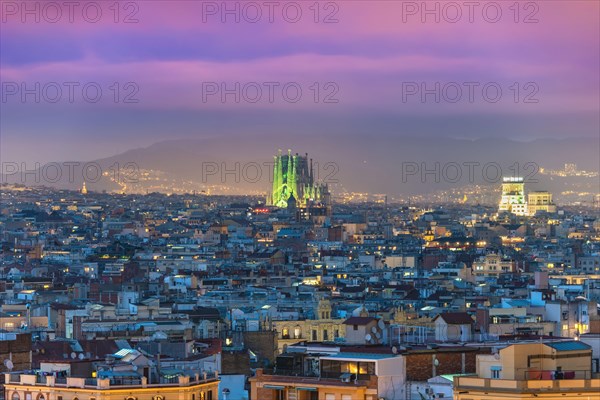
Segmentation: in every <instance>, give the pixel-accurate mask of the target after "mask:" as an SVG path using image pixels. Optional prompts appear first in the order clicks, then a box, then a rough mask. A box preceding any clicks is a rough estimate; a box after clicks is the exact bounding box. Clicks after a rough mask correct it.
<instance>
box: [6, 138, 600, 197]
mask: <svg viewBox="0 0 600 400" xmlns="http://www.w3.org/2000/svg"><path fill="white" fill-rule="evenodd" d="M288 148H291V149H292V150H293V152H299V153H302V154H304V153H305V152H308V153H309V157H311V158H313V159H314V162H315V167H316V168H315V169H316V172H317V173H318V176H319V178H320V179H325V178H327V179H326V180H327V181H328V182H329V183H330V184H331V186H333V187H335V188H336V189H337V190H342V189H346V190H349V191H362V192H371V193H388V194H397V193H415V194H421V193H427V192H431V191H435V190H440V189H447V188H456V187H460V186H464V185H466V184H469V183H471V182H470V179H469V167H468V166H467V165H465V164H464V163H479V165H475V164H471V165H472V167H470V168H471V172H472V173H473V174H472V177H473V180H474V182H473V183H481V184H489V183H490V181H493V180H494V179H493V178H494V177H495V175H497V174H498V172H499V169H500V170H502V174H503V175H506V176H509V175H514V174H515V172H516V170H515V168H514V167H515V166H516V164H515V163H518V165H519V168H520V171H519V175H524V176H526V175H528V173H529V174H532V175H531V176H530V178H534V179H537V180H539V181H540V182H539V183H538V184H532V185H531V187H532V188H534V189H541V188H544V189H549V190H554V191H556V190H564V189H565V185H566V184H575V185H578V184H579V183H577V182H584V183H585V182H588V181H589V179H588V180H586V179H583V178H582V179H579V178H572V179H564V178H558V177H553V178H552V179H551V178H550V177H549V176H548V175H541V174H540V173H539V172H538V173H535V170H534V164H529V167H530V168H529V169H528V170H523V167H524V166H525V165H526V164H527V163H535V165H537V166H540V167H542V168H544V169H546V170H548V169H562V168H563V167H564V164H565V163H575V164H577V167H578V169H580V170H592V171H598V168H599V165H600V159H599V157H600V156H599V154H600V141H599V140H594V139H589V138H574V139H568V140H566V139H538V140H534V141H529V142H518V141H514V140H509V139H478V140H463V139H452V138H444V137H438V138H434V137H409V138H407V137H400V136H386V137H381V135H370V134H364V135H360V136H357V135H349V136H340V135H311V134H306V135H303V136H301V137H295V138H293V139H292V140H289V139H285V140H284V139H278V138H277V137H272V136H266V135H265V136H256V135H254V136H248V135H237V136H235V137H231V136H227V137H219V136H214V137H209V138H203V139H184V140H166V141H162V142H159V143H155V144H153V145H151V146H148V147H144V148H137V149H131V150H127V151H124V152H122V153H120V154H116V155H115V156H112V157H108V158H104V159H100V160H95V161H94V162H95V163H97V165H99V166H100V167H101V169H102V171H103V172H104V173H105V176H104V177H103V179H102V180H101V181H100V182H88V187H89V188H90V189H93V190H102V189H104V190H109V191H111V190H117V189H118V188H119V185H116V184H115V183H114V182H111V181H110V179H109V178H110V177H113V178H114V177H116V176H117V168H116V166H117V165H118V166H119V168H118V169H119V170H120V173H119V176H118V178H119V180H120V181H123V180H125V181H126V180H127V177H128V176H136V177H137V176H138V175H139V174H142V173H143V174H146V175H145V176H146V177H145V178H144V181H143V182H138V183H133V182H132V183H131V184H130V185H128V189H131V186H136V187H138V186H139V187H142V186H144V185H146V186H147V187H148V188H154V189H150V190H156V188H157V187H160V186H161V185H162V186H165V185H166V182H170V181H177V182H178V184H177V185H178V187H182V186H183V187H185V186H186V185H188V186H189V187H190V190H189V191H192V190H202V188H203V187H209V186H211V187H213V191H214V190H218V188H217V187H218V186H223V187H228V188H235V189H236V190H238V191H239V192H244V191H254V192H261V191H262V192H264V191H267V190H268V189H269V187H270V184H269V182H270V181H269V177H270V176H271V172H270V168H271V167H270V166H269V164H268V163H270V162H272V160H273V156H274V155H275V154H276V153H277V150H278V149H282V150H283V151H284V152H287V149H288ZM236 163H239V167H237V169H236ZM249 163H250V164H249ZM328 163H333V164H328ZM436 163H439V167H438V168H437V169H438V171H440V173H439V181H438V182H436V180H437V178H438V177H437V176H436V173H435V172H430V173H428V174H426V175H425V176H422V175H421V169H422V167H425V168H426V169H427V170H430V171H435V170H436ZM491 163H495V164H491ZM94 165H96V164H94ZM484 165H487V177H488V179H487V180H486V179H483V166H484ZM125 166H129V167H131V166H136V168H137V167H139V169H140V171H134V169H133V168H129V169H124V167H125ZM258 167H260V169H261V171H260V172H261V174H262V175H261V176H260V177H258V176H257V172H258ZM457 167H460V169H461V172H462V177H459V176H457V173H458V172H459V171H458V169H457ZM46 168H47V169H48V171H50V169H49V167H46ZM403 168H404V169H403ZM92 169H93V168H92ZM415 169H418V171H416V170H415ZM223 170H227V171H229V173H225V175H222V174H221V173H222V172H223ZM64 171H66V170H64ZM234 171H237V172H234ZM90 172H92V173H93V172H94V171H88V173H90ZM203 172H204V174H203ZM403 172H404V174H405V177H404V179H403ZM408 172H414V174H412V175H410V176H408V175H406V174H407V173H408ZM66 175H67V174H63V177H62V179H61V180H59V181H57V182H47V181H46V182H43V183H44V184H46V185H48V186H58V187H67V188H79V187H81V184H82V179H81V175H82V174H81V171H78V172H76V173H75V179H73V181H72V182H69V181H68V179H67V176H66ZM236 175H237V177H238V178H239V182H236ZM146 178H147V179H146ZM155 178H156V179H155ZM244 178H246V179H244ZM445 178H446V179H445ZM18 179H19V178H18V174H17V175H12V176H8V177H3V182H5V181H7V182H15V181H18ZM43 180H44V179H42V181H43ZM335 180H337V181H338V182H339V183H335V182H334V181H335ZM157 182H160V184H159V183H157ZM26 183H27V184H33V183H34V182H32V180H31V179H30V180H29V181H28V182H26ZM588 183H589V182H588ZM125 184H128V183H127V182H125ZM140 185H141V186H140ZM153 185H154V186H153ZM138 189H139V188H138ZM334 190H335V189H334Z"/></svg>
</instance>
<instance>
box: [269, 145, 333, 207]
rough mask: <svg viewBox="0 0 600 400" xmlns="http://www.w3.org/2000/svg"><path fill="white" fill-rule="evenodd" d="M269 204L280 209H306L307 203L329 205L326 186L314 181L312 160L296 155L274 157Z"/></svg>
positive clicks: (289, 153) (289, 151)
mask: <svg viewBox="0 0 600 400" xmlns="http://www.w3.org/2000/svg"><path fill="white" fill-rule="evenodd" d="M274 158H275V160H274V166H273V190H272V192H271V199H270V200H271V204H272V205H274V206H277V207H280V208H286V207H290V206H294V207H301V208H306V207H307V206H308V205H309V203H329V192H328V188H327V185H325V184H319V183H317V181H316V178H315V175H314V170H313V162H312V159H310V160H309V158H308V154H306V155H304V156H301V155H298V154H297V153H296V154H295V155H292V154H291V150H288V154H287V155H282V154H281V151H280V152H279V154H278V155H277V156H275V157H274Z"/></svg>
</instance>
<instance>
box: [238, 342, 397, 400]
mask: <svg viewBox="0 0 600 400" xmlns="http://www.w3.org/2000/svg"><path fill="white" fill-rule="evenodd" d="M289 358H290V359H291V360H290V362H289V365H290V367H289V369H283V368H282V364H283V363H282V362H281V361H280V360H281V359H282V358H281V357H280V358H278V364H277V365H278V367H277V369H276V370H275V371H274V372H273V374H268V375H267V374H266V373H265V371H263V370H262V369H259V370H257V373H256V376H255V377H253V378H250V383H251V398H252V399H260V400H292V399H295V400H378V399H380V398H385V399H396V398H404V396H405V394H404V388H405V383H406V382H405V376H406V374H405V373H404V371H405V365H404V362H405V360H404V359H403V358H402V357H400V356H396V355H393V354H371V353H338V354H332V355H325V356H311V355H299V354H296V355H295V356H294V357H293V358H292V357H291V356H290V357H289Z"/></svg>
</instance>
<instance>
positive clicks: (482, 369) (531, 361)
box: [454, 341, 600, 400]
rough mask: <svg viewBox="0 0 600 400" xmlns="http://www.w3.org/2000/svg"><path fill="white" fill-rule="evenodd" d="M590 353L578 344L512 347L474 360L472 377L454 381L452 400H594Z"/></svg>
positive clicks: (598, 381)
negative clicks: (536, 398) (475, 365)
mask: <svg viewBox="0 0 600 400" xmlns="http://www.w3.org/2000/svg"><path fill="white" fill-rule="evenodd" d="M591 365H592V349H591V347H590V346H589V345H587V344H585V343H582V342H579V341H561V342H549V343H542V342H539V343H522V344H512V345H509V346H507V347H504V348H503V349H500V350H499V351H498V353H496V354H492V355H479V356H477V373H476V374H475V375H468V376H457V377H455V378H454V399H456V400H466V399H473V400H479V399H497V398H503V399H525V398H528V399H532V398H534V397H540V398H545V399H559V398H560V399H564V398H596V397H597V394H598V391H600V378H599V377H598V375H597V374H594V373H592V370H591Z"/></svg>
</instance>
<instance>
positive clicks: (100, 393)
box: [4, 374, 219, 400]
mask: <svg viewBox="0 0 600 400" xmlns="http://www.w3.org/2000/svg"><path fill="white" fill-rule="evenodd" d="M5 380H6V383H5V385H4V389H5V392H4V393H5V399H6V400H171V399H177V400H217V399H218V398H219V393H218V389H219V379H218V376H217V374H212V375H204V374H203V375H196V376H191V377H190V376H178V377H176V378H173V379H171V380H170V381H168V383H156V384H149V383H148V380H147V379H146V378H145V377H143V376H142V377H140V378H139V379H131V378H130V379H99V378H98V379H96V378H74V377H66V378H56V377H54V376H38V375H26V374H5Z"/></svg>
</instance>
